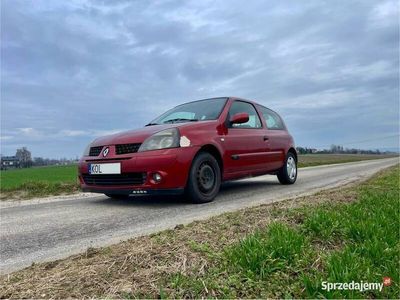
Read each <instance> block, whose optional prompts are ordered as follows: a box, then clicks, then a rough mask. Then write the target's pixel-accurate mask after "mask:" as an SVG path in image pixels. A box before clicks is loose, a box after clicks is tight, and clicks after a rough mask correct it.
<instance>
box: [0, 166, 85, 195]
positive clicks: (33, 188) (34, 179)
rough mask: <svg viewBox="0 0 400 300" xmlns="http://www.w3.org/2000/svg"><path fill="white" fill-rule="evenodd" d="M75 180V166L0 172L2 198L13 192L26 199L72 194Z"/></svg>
mask: <svg viewBox="0 0 400 300" xmlns="http://www.w3.org/2000/svg"><path fill="white" fill-rule="evenodd" d="M76 178H77V166H76V165H69V166H48V167H34V168H27V169H12V170H7V171H1V172H0V179H1V180H0V187H1V192H2V198H3V197H9V196H10V195H12V194H13V193H15V192H21V193H22V196H23V197H26V198H30V197H35V196H45V195H57V194H60V193H68V192H73V191H76V189H77V184H76Z"/></svg>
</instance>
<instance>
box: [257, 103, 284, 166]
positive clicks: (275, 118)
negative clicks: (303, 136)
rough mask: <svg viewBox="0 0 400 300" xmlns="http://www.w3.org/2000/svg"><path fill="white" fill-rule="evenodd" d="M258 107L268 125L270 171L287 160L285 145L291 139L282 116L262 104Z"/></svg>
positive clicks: (267, 144) (267, 143) (267, 142)
mask: <svg viewBox="0 0 400 300" xmlns="http://www.w3.org/2000/svg"><path fill="white" fill-rule="evenodd" d="M257 108H258V110H259V112H260V114H261V116H262V118H263V119H264V123H265V125H266V127H267V129H266V136H267V138H268V139H267V141H266V146H267V149H266V151H267V152H268V165H267V168H268V171H273V170H277V169H279V168H280V167H282V165H283V163H284V161H285V156H286V153H285V147H286V145H287V143H288V139H290V136H289V133H288V132H287V130H286V127H285V124H284V123H283V121H282V119H281V117H280V116H279V115H278V114H277V113H276V112H274V111H273V110H270V109H268V108H266V107H264V106H261V105H258V106H257Z"/></svg>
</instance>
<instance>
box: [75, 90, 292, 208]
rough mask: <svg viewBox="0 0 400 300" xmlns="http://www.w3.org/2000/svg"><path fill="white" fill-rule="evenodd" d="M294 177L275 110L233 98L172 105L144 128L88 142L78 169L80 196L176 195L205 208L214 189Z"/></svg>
mask: <svg viewBox="0 0 400 300" xmlns="http://www.w3.org/2000/svg"><path fill="white" fill-rule="evenodd" d="M263 174H276V175H277V176H278V179H279V181H280V182H281V183H282V184H293V183H294V182H295V181H296V178H297V153H296V150H295V146H294V142H293V138H292V136H291V135H290V134H289V132H288V131H287V128H286V126H285V124H284V122H283V121H282V118H281V117H280V116H279V115H278V114H277V113H276V112H274V111H272V110H270V109H268V108H266V107H264V106H262V105H260V104H257V103H254V102H252V101H248V100H244V99H239V98H235V97H223V98H212V99H205V100H199V101H194V102H189V103H185V104H182V105H179V106H177V107H175V108H173V109H171V110H169V111H167V112H166V113H164V114H162V115H161V116H159V117H158V118H156V119H155V120H153V121H152V122H150V123H149V124H147V125H146V126H145V127H144V128H141V129H137V130H132V131H127V132H122V133H118V134H114V135H110V136H105V137H101V138H98V139H96V140H94V141H93V142H92V143H91V144H90V145H89V146H88V147H87V149H86V150H85V153H84V155H83V157H82V158H81V160H80V162H79V182H80V184H81V187H82V189H83V190H84V191H89V192H96V193H104V194H106V195H107V196H109V197H115V198H117V197H121V196H128V195H130V196H132V195H153V194H168V195H171V194H183V193H185V194H186V195H187V197H188V198H189V199H191V201H192V202H194V203H204V202H209V201H212V200H213V199H214V198H215V196H216V195H217V194H218V191H219V188H220V185H221V182H223V181H227V180H232V179H239V178H243V177H249V176H257V175H263Z"/></svg>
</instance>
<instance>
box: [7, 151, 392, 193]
mask: <svg viewBox="0 0 400 300" xmlns="http://www.w3.org/2000/svg"><path fill="white" fill-rule="evenodd" d="M385 157H388V156H384V155H351V154H349V155H348V154H307V155H300V156H299V167H308V166H317V165H324V164H335V163H344V162H351V161H361V160H368V159H377V158H385ZM76 178H77V167H76V166H75V165H73V166H49V167H36V168H29V169H16V170H7V171H1V172H0V179H1V180H0V183H1V184H0V188H1V189H0V191H1V195H0V199H1V200H5V199H13V198H15V199H29V198H32V197H44V196H49V195H60V194H69V193H73V192H77V191H78V190H79V189H78V186H77V184H76Z"/></svg>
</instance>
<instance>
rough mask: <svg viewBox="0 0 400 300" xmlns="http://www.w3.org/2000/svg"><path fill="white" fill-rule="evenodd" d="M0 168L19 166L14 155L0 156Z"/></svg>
mask: <svg viewBox="0 0 400 300" xmlns="http://www.w3.org/2000/svg"><path fill="white" fill-rule="evenodd" d="M0 161H1V162H0V165H1V169H2V170H3V169H9V168H19V166H20V163H19V160H18V158H17V157H16V156H2V157H1V158H0Z"/></svg>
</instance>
